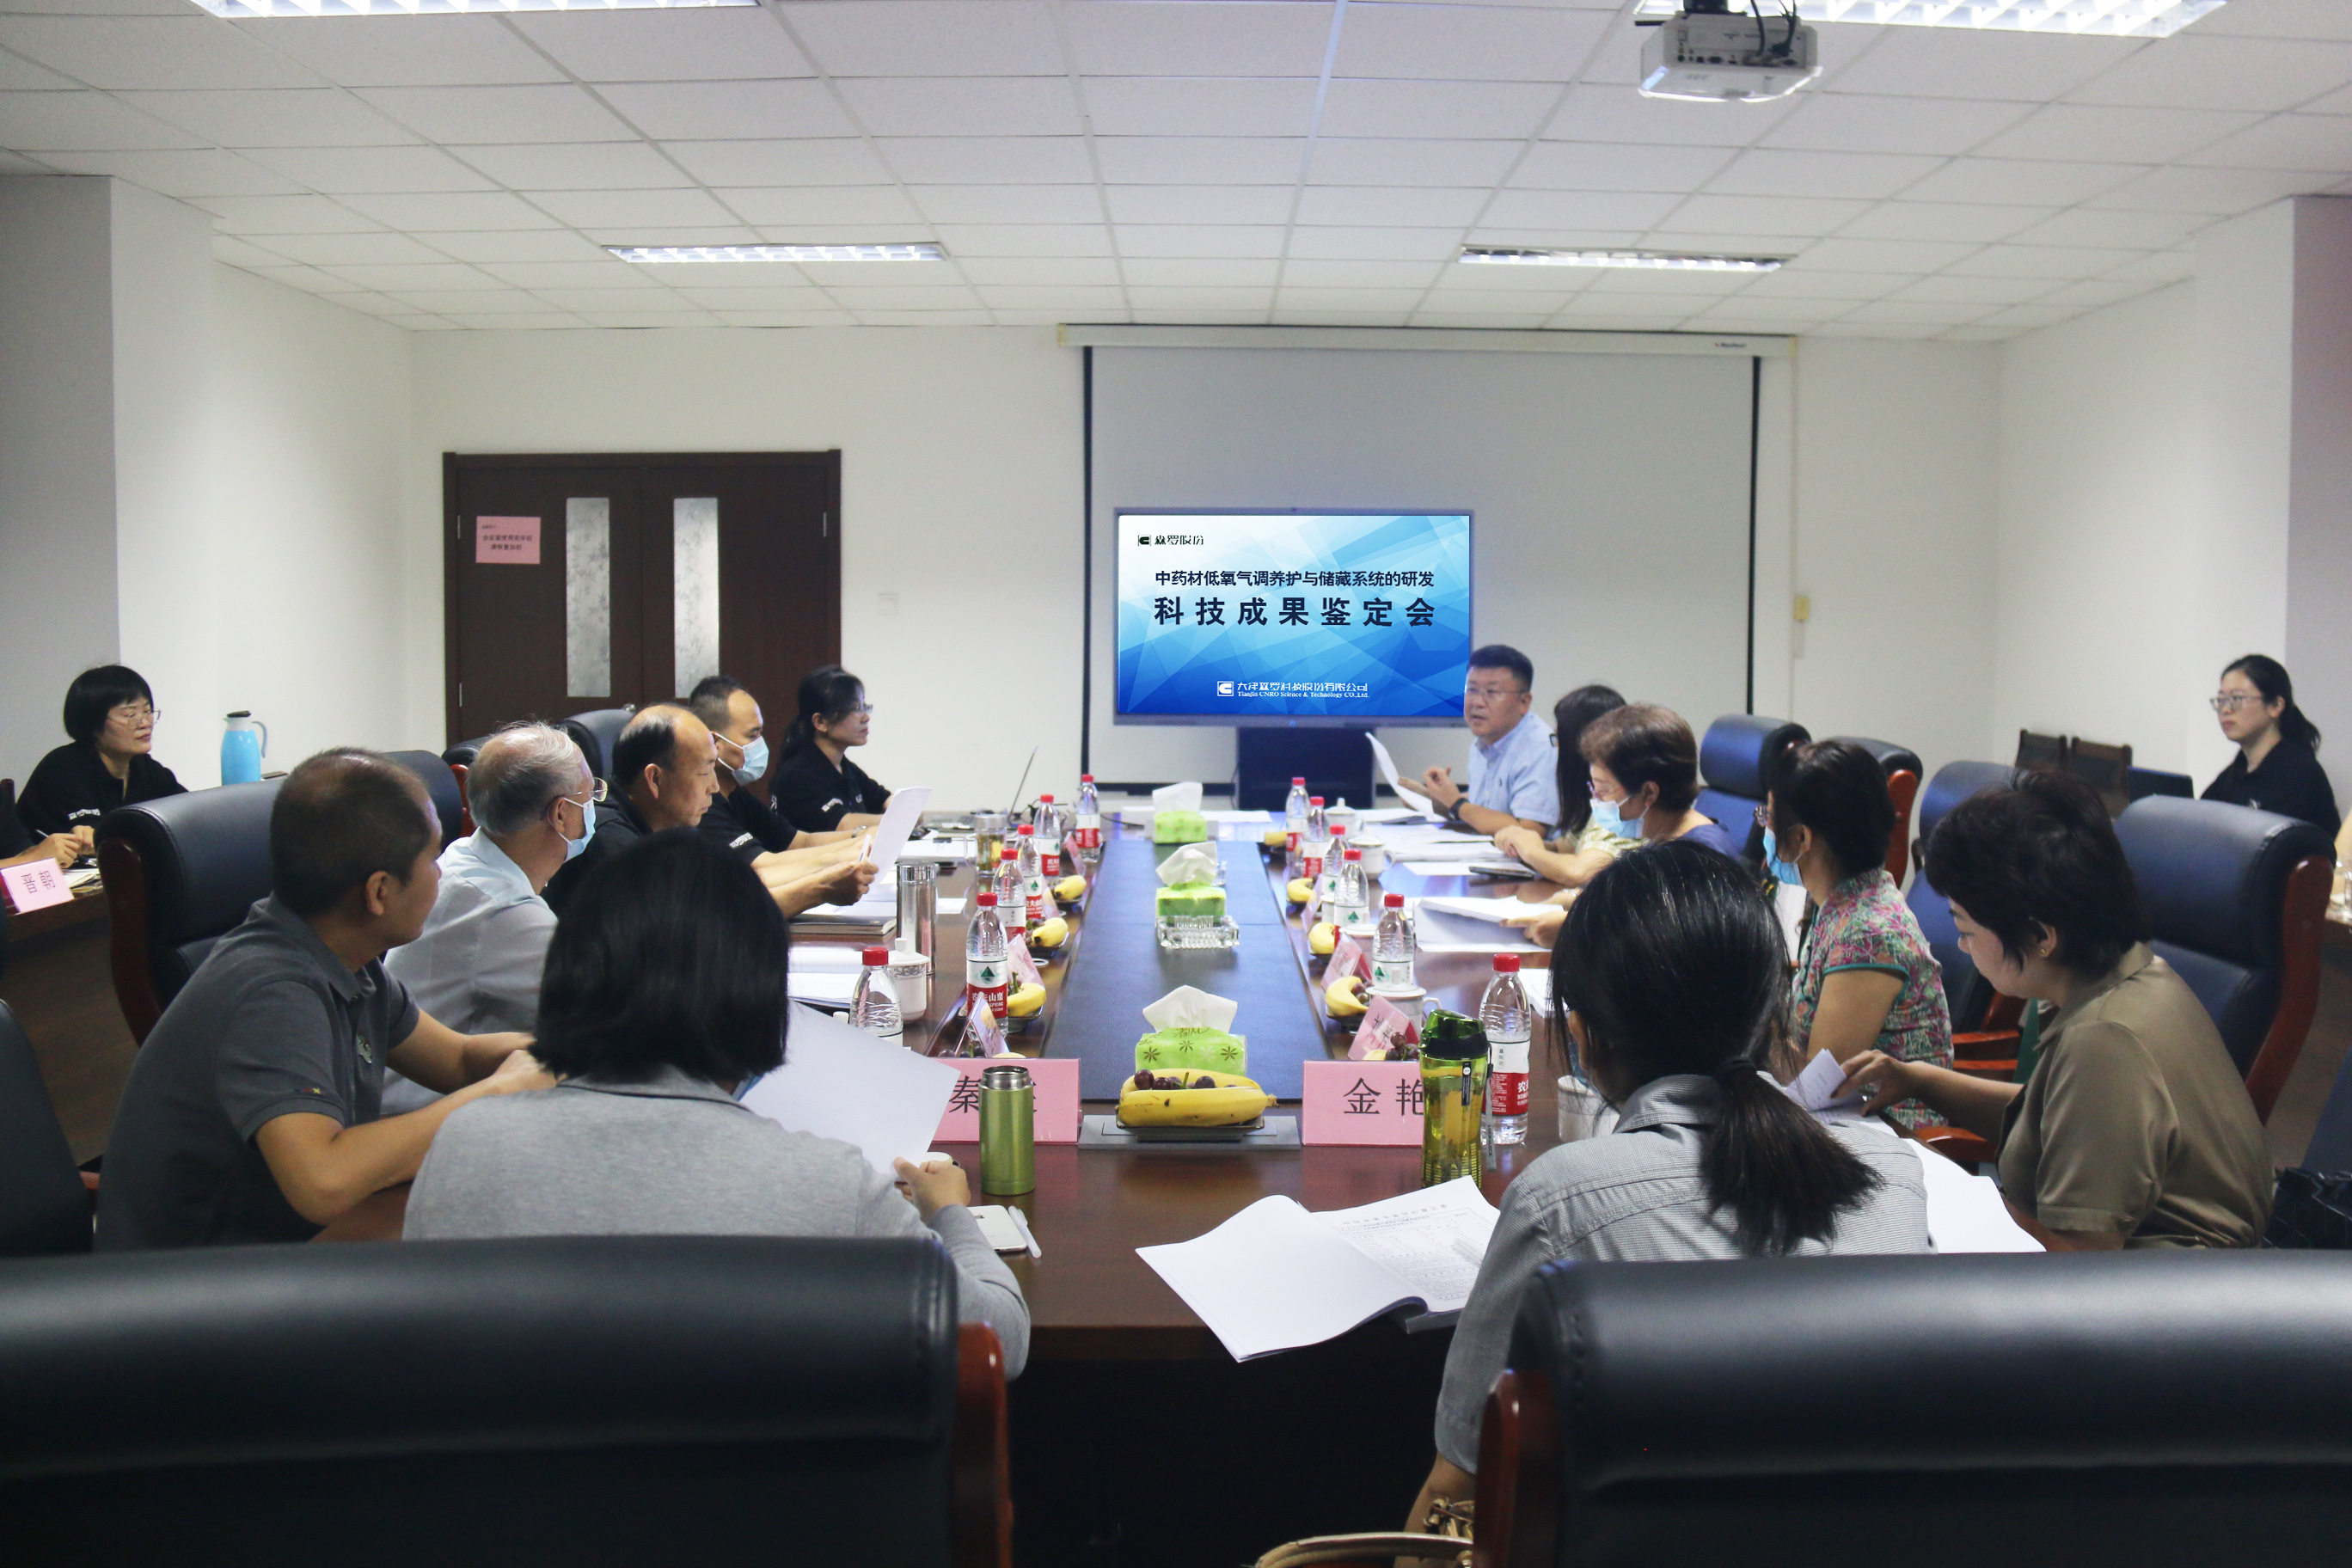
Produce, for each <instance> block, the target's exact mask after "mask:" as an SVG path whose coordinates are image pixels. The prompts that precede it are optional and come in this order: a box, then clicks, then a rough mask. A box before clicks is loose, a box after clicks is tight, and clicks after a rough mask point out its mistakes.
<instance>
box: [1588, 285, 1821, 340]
mask: <svg viewBox="0 0 2352 1568" xmlns="http://www.w3.org/2000/svg"><path fill="white" fill-rule="evenodd" d="M1600 298H1601V299H1607V298H1610V297H1609V296H1606V295H1603V296H1600ZM1852 307H1853V302H1852V301H1850V300H1774V299H1756V298H1752V297H1751V296H1748V295H1746V294H1740V295H1736V296H1734V297H1733V298H1731V299H1728V300H1721V301H1719V302H1717V303H1716V304H1713V305H1709V306H1708V307H1707V308H1706V310H1701V311H1700V312H1699V313H1698V320H1700V321H1705V322H1706V323H1707V324H1708V325H1709V326H1718V327H1727V328H1730V329H1732V330H1735V331H1737V330H1740V329H1742V328H1746V327H1753V328H1754V329H1756V330H1758V331H1787V330H1789V329H1790V328H1792V327H1797V326H1801V325H1810V324H1811V323H1812V322H1815V321H1828V320H1830V319H1831V318H1832V317H1834V316H1839V315H1843V313H1844V312H1845V311H1846V310H1850V309H1852Z"/></svg>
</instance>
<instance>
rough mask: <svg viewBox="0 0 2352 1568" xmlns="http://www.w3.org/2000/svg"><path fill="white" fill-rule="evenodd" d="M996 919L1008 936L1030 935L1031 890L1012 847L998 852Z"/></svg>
mask: <svg viewBox="0 0 2352 1568" xmlns="http://www.w3.org/2000/svg"><path fill="white" fill-rule="evenodd" d="M1024 826H1026V825H1025V824H1024ZM996 918H997V919H998V920H1000V921H1003V923H1004V934H1005V935H1006V936H1008V937H1014V936H1025V935H1027V934H1028V931H1029V889H1027V888H1026V887H1024V886H1023V884H1022V881H1021V866H1020V863H1019V861H1017V860H1016V859H1015V858H1013V849H1012V847H1010V846H1007V847H1004V848H1003V849H1000V850H998V851H997V852H996Z"/></svg>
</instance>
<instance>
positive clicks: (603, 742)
mask: <svg viewBox="0 0 2352 1568" xmlns="http://www.w3.org/2000/svg"><path fill="white" fill-rule="evenodd" d="M636 716H637V710H635V709H634V708H597V709H593V710H590V711H588V712H586V713H574V714H573V715H572V717H571V718H569V719H566V720H564V721H562V730H563V732H564V733H565V734H567V735H569V736H571V737H572V740H574V741H576V742H579V745H580V754H581V755H582V756H583V757H585V758H587V759H588V771H589V772H590V773H594V774H595V775H596V776H597V777H598V778H600V779H603V780H604V781H606V782H607V783H611V782H612V778H613V775H612V773H611V772H610V771H609V770H610V769H611V767H612V765H613V742H615V741H617V740H619V739H620V738H621V731H624V730H625V729H627V728H628V727H629V721H630V720H632V719H634V718H635V717H636ZM613 787H614V788H615V789H618V788H619V787H620V786H619V785H618V784H614V786H613Z"/></svg>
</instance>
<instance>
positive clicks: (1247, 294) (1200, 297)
mask: <svg viewBox="0 0 2352 1568" xmlns="http://www.w3.org/2000/svg"><path fill="white" fill-rule="evenodd" d="M1127 292H1128V297H1129V299H1130V300H1133V301H1134V304H1135V308H1136V309H1137V310H1272V309H1273V308H1274V289H1272V287H1270V286H1269V287H1265V288H1233V287H1226V286H1221V285H1215V284H1202V285H1197V286H1193V287H1189V288H1188V287H1184V286H1182V285H1159V284H1153V285H1150V286H1148V287H1138V286H1137V285H1134V284H1129V285H1128V289H1127Z"/></svg>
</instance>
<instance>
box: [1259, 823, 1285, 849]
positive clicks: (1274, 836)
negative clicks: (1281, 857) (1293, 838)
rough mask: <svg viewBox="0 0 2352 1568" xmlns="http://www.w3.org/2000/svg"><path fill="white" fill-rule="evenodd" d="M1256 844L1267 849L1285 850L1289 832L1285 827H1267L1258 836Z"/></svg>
mask: <svg viewBox="0 0 2352 1568" xmlns="http://www.w3.org/2000/svg"><path fill="white" fill-rule="evenodd" d="M1258 842H1259V843H1260V844H1263V845H1265V847H1267V848H1268V849H1285V848H1287V847H1289V845H1290V830H1289V829H1288V828H1286V827H1269V828H1267V829H1266V830H1265V832H1264V833H1263V834H1261V835H1259V837H1258Z"/></svg>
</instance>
